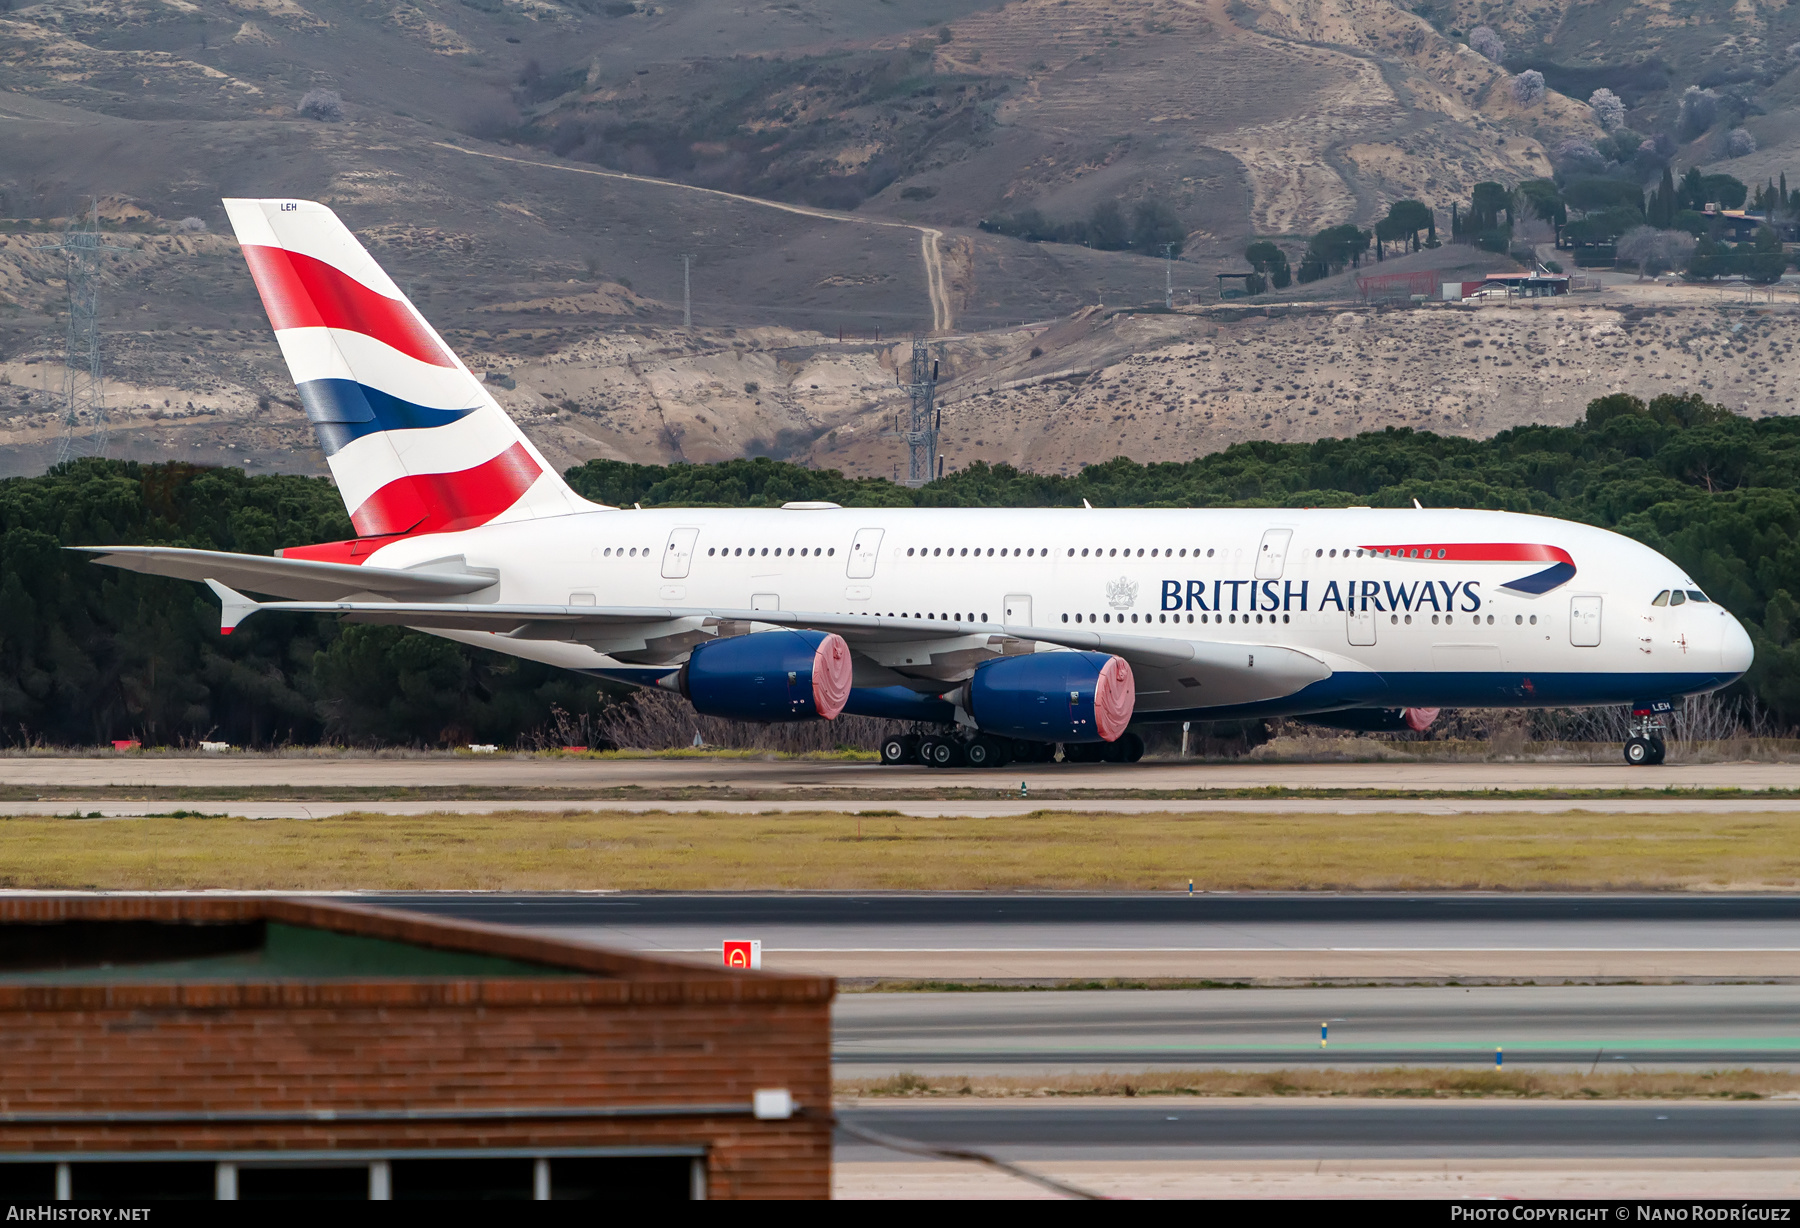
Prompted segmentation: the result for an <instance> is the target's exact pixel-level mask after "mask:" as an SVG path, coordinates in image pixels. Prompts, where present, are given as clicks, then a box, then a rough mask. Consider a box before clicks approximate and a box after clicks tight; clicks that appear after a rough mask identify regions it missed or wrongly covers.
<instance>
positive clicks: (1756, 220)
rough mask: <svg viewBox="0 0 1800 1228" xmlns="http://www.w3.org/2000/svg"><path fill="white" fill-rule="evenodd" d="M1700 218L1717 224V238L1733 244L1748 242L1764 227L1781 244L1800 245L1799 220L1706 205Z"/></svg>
mask: <svg viewBox="0 0 1800 1228" xmlns="http://www.w3.org/2000/svg"><path fill="white" fill-rule="evenodd" d="M1700 216H1701V217H1703V218H1705V219H1706V220H1707V221H1708V222H1709V223H1711V222H1717V223H1718V225H1719V230H1720V235H1719V237H1720V238H1723V239H1730V240H1731V241H1732V242H1733V243H1748V242H1750V240H1752V239H1754V238H1756V232H1757V231H1759V230H1761V229H1762V228H1763V227H1764V226H1767V227H1768V228H1769V229H1771V230H1773V231H1774V232H1775V233H1776V234H1777V235H1779V236H1780V237H1781V241H1782V242H1783V243H1800V220H1796V219H1792V218H1775V219H1771V218H1770V217H1769V216H1768V215H1767V214H1763V213H1756V212H1753V211H1751V210H1748V209H1721V208H1719V207H1718V206H1717V205H1708V206H1707V207H1706V208H1705V209H1704V210H1703V211H1702V212H1701V214H1700Z"/></svg>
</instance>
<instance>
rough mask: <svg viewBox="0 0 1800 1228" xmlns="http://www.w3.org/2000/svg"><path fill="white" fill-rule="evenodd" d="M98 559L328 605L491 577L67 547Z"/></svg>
mask: <svg viewBox="0 0 1800 1228" xmlns="http://www.w3.org/2000/svg"><path fill="white" fill-rule="evenodd" d="M70 549H73V550H83V551H86V552H87V553H89V554H96V555H99V556H100V557H98V558H96V559H94V560H93V561H94V562H96V563H101V564H104V565H105V566H107V567H122V568H124V569H125V570H126V571H137V572H142V573H144V574H146V575H152V576H169V577H172V578H174V579H177V580H218V581H221V582H222V583H225V584H229V585H231V586H233V587H234V588H241V589H247V590H249V591H250V592H253V593H268V594H270V595H271V596H275V597H286V598H289V599H291V600H295V601H331V600H334V599H336V598H339V597H348V596H351V595H352V594H356V593H368V594H371V595H374V596H377V597H392V598H395V599H405V598H414V599H430V598H433V597H439V598H442V597H458V596H461V595H463V594H465V593H474V592H479V591H480V590H481V589H484V588H487V587H488V586H489V585H491V584H493V583H494V580H495V577H494V576H492V575H489V574H486V573H484V572H476V571H469V570H467V569H466V568H464V567H462V566H461V560H460V559H456V560H452V561H451V563H452V564H454V565H446V566H445V567H444V568H443V569H442V570H439V569H437V568H434V567H427V568H421V569H418V570H413V571H396V570H394V569H392V568H381V567H358V566H356V565H355V564H353V563H321V562H316V561H314V560H311V559H283V558H272V557H270V556H269V555H266V554H230V553H227V552H225V551H222V550H185V549H180V548H177V547H174V546H72V547H70Z"/></svg>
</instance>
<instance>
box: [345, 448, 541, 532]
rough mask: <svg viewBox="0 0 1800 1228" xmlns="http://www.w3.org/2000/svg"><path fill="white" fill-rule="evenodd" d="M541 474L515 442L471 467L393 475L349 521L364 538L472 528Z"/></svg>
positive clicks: (516, 497) (502, 508)
mask: <svg viewBox="0 0 1800 1228" xmlns="http://www.w3.org/2000/svg"><path fill="white" fill-rule="evenodd" d="M542 472H543V469H542V468H540V467H539V465H538V463H537V462H536V461H534V460H532V459H531V454H530V453H529V452H527V451H525V445H524V444H521V443H515V444H514V445H513V446H512V447H510V448H508V449H507V450H506V451H504V452H502V453H501V454H500V455H498V456H496V457H495V458H494V459H493V460H491V461H487V462H486V463H484V464H480V465H477V466H475V467H474V468H473V469H464V470H462V471H460V472H458V473H420V474H409V475H407V476H406V477H403V478H396V479H394V480H393V481H392V482H389V483H388V484H387V485H386V486H383V487H382V488H381V489H380V490H378V491H376V492H375V493H374V494H372V495H370V496H369V497H368V498H367V499H365V500H364V501H363V505H362V506H361V507H359V508H357V509H356V510H355V511H354V512H351V513H350V523H351V524H353V525H355V526H356V531H357V532H358V533H360V534H361V535H362V536H364V537H378V536H382V535H385V534H392V533H451V532H454V531H456V530H457V529H472V528H474V527H475V526H477V525H483V524H486V523H487V522H488V521H490V520H492V519H493V518H494V517H496V516H498V515H499V514H500V513H501V512H504V511H505V510H506V509H507V508H509V507H511V506H512V505H513V504H515V503H517V502H518V501H519V497H520V496H521V495H523V494H524V493H525V492H526V491H527V490H529V489H530V488H531V484H532V483H533V482H535V481H537V479H538V475H539V474H540V473H542Z"/></svg>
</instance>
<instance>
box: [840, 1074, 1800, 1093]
mask: <svg viewBox="0 0 1800 1228" xmlns="http://www.w3.org/2000/svg"><path fill="white" fill-rule="evenodd" d="M832 1090H833V1093H834V1094H835V1095H837V1096H839V1097H843V1098H851V1097H882V1098H890V1097H903V1098H910V1099H934V1098H940V1097H943V1098H947V1097H962V1096H981V1097H992V1098H996V1099H1011V1098H1023V1097H1033V1098H1038V1097H1046V1096H1222V1097H1235V1096H1332V1097H1337V1096H1367V1097H1372V1098H1379V1099H1418V1100H1460V1099H1470V1098H1477V1097H1480V1098H1490V1099H1506V1100H1640V1099H1642V1100H1762V1099H1766V1098H1768V1097H1770V1096H1782V1097H1784V1098H1792V1097H1795V1096H1800V1072H1794V1071H1786V1070H1754V1069H1749V1068H1745V1069H1740V1070H1707V1071H1697V1072H1692V1073H1690V1072H1686V1071H1645V1072H1642V1073H1626V1072H1610V1071H1609V1072H1607V1073H1604V1074H1593V1075H1587V1074H1580V1073H1572V1074H1554V1073H1541V1072H1537V1071H1529V1070H1457V1069H1455V1068H1453V1067H1432V1066H1396V1067H1391V1068H1389V1069H1386V1070H1266V1071H1238V1070H1146V1071H1140V1072H1136V1073H1132V1074H1096V1075H1079V1074H1073V1075H1047V1076H1045V1075H1038V1076H1033V1075H979V1076H975V1077H968V1076H963V1075H951V1076H942V1077H929V1076H925V1075H917V1074H912V1073H908V1072H902V1073H900V1074H897V1075H892V1076H890V1077H888V1078H885V1079H839V1080H837V1082H836V1083H835V1084H834V1085H833V1089H832Z"/></svg>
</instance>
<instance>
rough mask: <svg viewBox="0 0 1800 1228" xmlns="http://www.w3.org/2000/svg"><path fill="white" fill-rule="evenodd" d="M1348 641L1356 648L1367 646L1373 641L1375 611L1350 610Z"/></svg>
mask: <svg viewBox="0 0 1800 1228" xmlns="http://www.w3.org/2000/svg"><path fill="white" fill-rule="evenodd" d="M1349 617H1350V643H1351V644H1352V645H1354V646H1355V647H1357V648H1368V647H1369V646H1371V645H1372V644H1374V643H1375V611H1373V610H1352V611H1350V616H1349Z"/></svg>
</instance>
